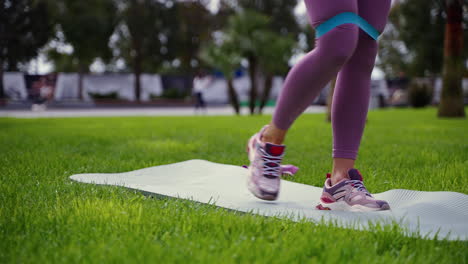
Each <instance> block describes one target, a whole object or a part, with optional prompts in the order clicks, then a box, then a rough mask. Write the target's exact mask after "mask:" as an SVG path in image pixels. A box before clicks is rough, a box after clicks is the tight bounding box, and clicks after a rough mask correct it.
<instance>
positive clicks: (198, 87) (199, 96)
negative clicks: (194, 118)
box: [193, 71, 212, 112]
mask: <svg viewBox="0 0 468 264" xmlns="http://www.w3.org/2000/svg"><path fill="white" fill-rule="evenodd" d="M211 81H212V78H211V77H209V76H208V75H207V74H206V73H205V72H204V71H199V72H198V73H197V75H196V76H195V77H194V78H193V96H194V97H195V112H197V110H198V109H200V110H201V111H204V112H206V103H205V100H204V98H203V94H204V92H205V91H206V89H207V88H208V86H209V85H210V83H211Z"/></svg>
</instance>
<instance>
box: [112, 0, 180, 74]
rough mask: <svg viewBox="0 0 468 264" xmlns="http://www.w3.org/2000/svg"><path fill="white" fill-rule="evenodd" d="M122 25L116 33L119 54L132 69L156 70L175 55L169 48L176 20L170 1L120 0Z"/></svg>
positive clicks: (140, 70)
mask: <svg viewBox="0 0 468 264" xmlns="http://www.w3.org/2000/svg"><path fill="white" fill-rule="evenodd" d="M119 14H120V17H121V19H122V24H120V25H119V27H118V29H117V33H118V35H119V38H118V42H117V44H116V45H117V50H118V57H120V58H122V59H124V60H125V63H126V64H127V65H128V66H129V67H130V68H132V69H133V70H134V71H135V72H136V71H138V72H140V73H141V72H142V71H144V72H152V71H156V70H157V69H158V68H159V67H160V66H161V64H162V63H163V62H164V61H165V60H171V59H173V58H174V57H175V55H174V54H173V52H172V53H171V51H172V50H171V48H170V47H169V39H171V38H172V36H171V35H170V34H173V33H174V30H173V28H171V27H174V24H173V22H174V20H175V19H177V16H176V10H175V8H174V6H173V1H167V3H166V4H164V3H161V2H159V1H152V0H141V1H136V0H128V1H127V0H123V1H121V8H120V10H119Z"/></svg>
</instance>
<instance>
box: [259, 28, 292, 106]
mask: <svg viewBox="0 0 468 264" xmlns="http://www.w3.org/2000/svg"><path fill="white" fill-rule="evenodd" d="M259 38H260V42H262V43H263V44H261V46H262V47H263V48H261V49H259V52H258V55H259V63H260V68H261V70H262V72H263V74H264V75H265V79H264V85H263V95H262V97H261V100H260V105H259V108H258V109H257V111H258V113H259V114H261V113H262V110H263V108H264V107H265V104H266V103H267V101H268V98H269V97H270V93H271V88H272V85H273V77H274V76H275V75H283V76H284V75H286V73H287V71H288V69H289V65H288V62H289V59H290V58H291V56H292V53H293V51H294V46H295V45H296V42H295V41H294V38H293V37H292V36H288V35H284V36H281V35H278V34H277V33H275V32H272V31H264V32H261V34H260V35H259Z"/></svg>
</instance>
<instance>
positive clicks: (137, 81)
mask: <svg viewBox="0 0 468 264" xmlns="http://www.w3.org/2000/svg"><path fill="white" fill-rule="evenodd" d="M133 69H134V74H135V100H136V102H140V94H141V81H140V76H141V58H140V56H139V55H136V56H135V67H134V68H133Z"/></svg>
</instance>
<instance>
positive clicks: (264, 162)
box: [247, 126, 286, 200]
mask: <svg viewBox="0 0 468 264" xmlns="http://www.w3.org/2000/svg"><path fill="white" fill-rule="evenodd" d="M267 127H268V126H264V127H263V128H262V130H260V132H259V133H257V134H255V135H253V136H252V137H251V138H250V140H249V142H248V144H247V152H248V154H249V160H250V166H249V167H248V169H249V173H248V182H247V187H248V188H249V190H250V192H252V194H253V195H255V196H256V197H258V198H260V199H262V200H276V199H277V198H278V194H279V189H280V182H281V179H280V176H281V174H282V169H281V161H282V160H283V156H284V150H285V148H286V147H285V146H284V145H275V144H271V143H265V142H262V141H261V140H260V139H261V138H262V135H263V132H264V131H265V129H266V128H267Z"/></svg>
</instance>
